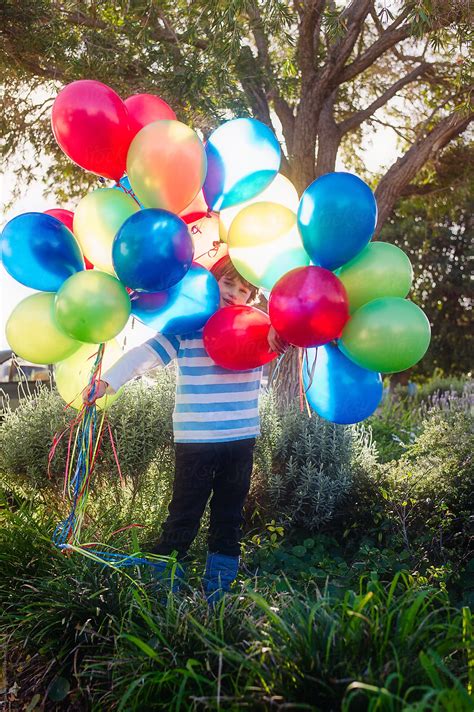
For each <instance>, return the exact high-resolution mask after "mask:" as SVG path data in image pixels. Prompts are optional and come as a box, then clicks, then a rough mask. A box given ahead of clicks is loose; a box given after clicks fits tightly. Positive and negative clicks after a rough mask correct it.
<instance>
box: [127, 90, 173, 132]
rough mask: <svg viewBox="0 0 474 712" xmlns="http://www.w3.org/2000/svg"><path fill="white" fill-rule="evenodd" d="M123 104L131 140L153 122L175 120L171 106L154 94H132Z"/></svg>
mask: <svg viewBox="0 0 474 712" xmlns="http://www.w3.org/2000/svg"><path fill="white" fill-rule="evenodd" d="M124 104H125V106H126V107H127V111H128V116H129V122H130V131H131V137H132V138H134V136H136V135H137V133H138V132H139V131H140V129H142V128H143V127H144V126H146V125H147V124H152V123H153V121H161V120H162V119H168V120H169V119H176V114H175V113H174V111H173V109H172V108H171V106H170V105H169V104H167V103H166V101H164V100H163V99H160V97H159V96H155V95H154V94H134V95H133V96H129V97H128V99H125V101H124Z"/></svg>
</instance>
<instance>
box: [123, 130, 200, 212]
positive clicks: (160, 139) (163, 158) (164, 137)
mask: <svg viewBox="0 0 474 712" xmlns="http://www.w3.org/2000/svg"><path fill="white" fill-rule="evenodd" d="M206 170H207V158H206V152H205V150H204V146H203V144H202V142H201V140H200V138H199V136H198V135H197V133H196V132H195V131H193V130H192V129H190V128H189V126H186V125H185V124H182V123H181V121H169V120H163V121H154V122H153V123H152V124H148V125H147V126H144V127H143V128H142V129H141V131H139V132H138V133H137V135H136V136H135V138H134V139H133V141H132V143H131V144H130V148H129V150H128V155H127V174H128V179H129V181H130V184H131V186H132V189H133V191H134V193H135V194H136V196H137V198H138V199H139V200H140V201H141V202H142V203H143V205H144V206H145V208H162V209H164V210H169V211H170V212H172V213H176V214H178V213H180V212H181V211H182V210H184V208H185V207H186V206H187V205H189V204H190V203H191V202H192V200H193V199H194V198H195V197H196V195H197V194H198V193H199V191H200V190H201V187H202V184H203V183H204V178H205V177H206Z"/></svg>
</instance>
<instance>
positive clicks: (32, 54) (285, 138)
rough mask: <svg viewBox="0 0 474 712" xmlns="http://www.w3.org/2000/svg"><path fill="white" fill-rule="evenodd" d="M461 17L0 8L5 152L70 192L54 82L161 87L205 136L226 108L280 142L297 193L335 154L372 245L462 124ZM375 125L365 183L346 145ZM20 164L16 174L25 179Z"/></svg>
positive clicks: (465, 24) (322, 9)
mask: <svg viewBox="0 0 474 712" xmlns="http://www.w3.org/2000/svg"><path fill="white" fill-rule="evenodd" d="M471 20H472V17H471V16H470V12H469V6H468V3H466V2H465V1H464V0H451V1H450V2H444V1H442V0H393V1H390V0H386V1H385V0H353V1H352V2H350V3H342V2H336V1H335V0H229V1H227V2H224V1H223V0H192V1H191V0H132V1H130V0H129V1H128V2H125V0H102V2H100V3H97V2H95V1H93V0H68V1H67V2H65V1H64V2H61V1H60V0H22V2H19V0H4V3H3V5H2V7H1V8H0V36H1V38H2V44H1V48H0V67H1V69H2V75H3V84H4V89H5V93H6V101H5V102H4V105H3V107H2V108H1V109H0V117H1V118H0V121H1V124H2V129H3V135H4V137H5V141H4V144H3V148H2V152H3V156H4V158H7V159H8V158H9V157H11V156H13V155H15V154H17V153H18V151H19V150H20V149H21V147H22V146H23V145H24V144H25V142H29V143H30V144H32V145H33V146H34V148H35V149H36V161H37V164H36V165H41V162H42V160H43V157H44V155H45V154H50V155H53V156H54V158H55V162H54V163H53V164H52V166H51V167H49V168H48V169H47V178H48V180H49V183H50V186H51V188H52V189H53V190H54V191H55V192H56V194H57V195H58V196H59V197H60V198H70V197H72V196H75V195H77V196H79V195H82V194H83V193H84V191H85V189H86V186H87V184H89V183H91V182H92V181H95V180H96V178H95V177H94V176H91V175H88V174H86V173H85V172H84V171H81V170H80V169H78V168H77V167H75V166H74V165H73V164H72V163H71V162H69V161H68V160H67V159H65V158H64V157H63V156H62V155H61V153H60V151H59V149H58V148H57V146H56V145H55V143H54V139H53V137H52V133H51V130H50V126H49V112H50V107H51V104H52V101H53V98H54V96H55V94H56V93H57V91H58V90H59V88H60V87H61V86H63V85H64V84H66V83H68V82H70V81H73V80H75V79H80V78H86V77H87V78H93V79H99V80H101V81H104V82H106V83H107V84H109V85H111V86H112V87H113V88H115V89H116V90H117V91H118V92H119V93H120V94H121V95H122V96H124V97H125V96H128V95H130V94H133V93H137V92H141V91H149V92H152V93H158V94H160V95H161V96H163V98H164V99H166V100H167V101H169V103H170V104H171V105H172V106H173V108H174V109H175V110H176V112H177V114H178V118H180V119H181V120H183V121H185V122H186V123H189V124H190V125H192V126H194V127H196V128H198V129H200V130H202V132H203V133H204V135H207V134H208V133H209V131H210V130H212V128H214V127H215V126H216V125H218V124H219V123H220V122H221V121H222V120H224V119H225V118H229V117H231V116H234V115H240V116H245V115H250V116H254V117H255V118H258V119H260V120H261V121H263V122H264V123H266V124H267V125H268V126H270V127H271V128H273V129H274V130H277V133H278V134H279V135H280V134H281V137H282V148H283V163H282V170H283V172H284V173H285V174H286V175H287V176H289V177H290V178H291V179H292V181H293V182H294V184H295V186H296V187H297V189H298V191H299V192H300V193H301V192H302V191H303V190H304V189H305V188H306V187H307V185H308V184H309V183H311V182H312V181H313V180H314V179H315V178H316V177H317V176H319V175H321V174H323V173H326V172H328V171H332V170H334V168H335V165H336V158H337V155H338V153H342V154H344V158H345V162H346V165H347V166H348V167H349V168H352V169H354V170H356V171H357V172H358V173H359V174H360V175H362V177H365V178H366V179H367V180H369V182H370V183H371V184H372V185H373V186H374V187H375V186H376V197H377V202H378V207H379V217H378V225H377V230H376V236H378V234H379V233H380V230H381V229H382V226H383V225H384V223H385V222H386V221H387V219H388V218H389V216H390V215H391V214H392V212H393V209H394V206H395V205H396V203H397V200H398V199H399V198H400V197H401V196H402V195H403V196H405V197H406V196H409V195H416V194H417V193H418V192H419V189H420V186H419V183H418V177H419V176H420V172H422V171H423V169H424V168H425V167H426V166H430V170H431V171H434V173H435V174H436V171H437V166H438V164H439V161H440V158H441V157H442V156H443V152H444V151H445V150H446V147H449V144H450V143H451V142H452V141H455V140H456V139H457V137H459V136H460V135H462V134H463V132H465V131H466V129H467V127H468V126H469V123H470V121H471V120H472V118H473V116H474V112H473V110H472V106H471V105H470V92H471V87H470V83H469V81H470V80H469V62H468V57H469V53H468V42H469V37H470V27H471ZM380 124H382V125H386V126H390V127H391V128H392V129H393V130H394V131H396V132H397V134H398V136H399V141H400V149H401V150H402V155H401V157H400V158H399V159H398V160H396V161H395V162H394V163H393V165H392V166H390V167H389V168H388V170H387V171H386V172H385V173H384V174H383V175H380V176H373V175H370V174H369V173H368V172H367V171H366V169H365V167H364V164H363V155H362V153H361V151H360V148H359V147H360V144H361V139H362V137H363V136H367V134H369V133H370V132H371V131H372V130H373V128H374V126H376V125H380ZM280 129H281V131H280ZM33 167H34V166H33ZM30 169H31V166H29V165H25V164H23V165H21V166H20V167H19V169H18V176H19V181H21V182H22V183H23V184H25V182H27V181H28V178H29V175H30ZM294 365H295V364H293V366H294ZM282 371H283V370H282ZM290 380H292V382H294V379H290Z"/></svg>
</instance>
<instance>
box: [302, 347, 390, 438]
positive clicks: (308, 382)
mask: <svg viewBox="0 0 474 712" xmlns="http://www.w3.org/2000/svg"><path fill="white" fill-rule="evenodd" d="M315 359H316V365H314V360H315ZM303 383H304V387H305V389H306V397H307V399H308V403H309V404H310V406H311V408H313V410H315V411H316V413H317V414H318V415H320V416H321V418H325V419H326V420H330V421H331V422H332V423H339V424H341V425H349V424H350V423H358V422H360V421H361V420H365V418H368V417H369V415H372V413H373V412H374V410H375V409H376V408H377V406H378V404H379V403H380V401H381V400H382V393H383V384H382V377H381V375H380V373H376V372H375V371H368V370H367V369H365V368H361V367H360V366H357V364H355V363H354V362H353V361H351V360H350V359H348V358H347V357H346V356H344V354H343V353H342V352H341V351H339V349H338V348H337V346H333V345H332V344H325V345H324V346H320V347H319V348H318V349H308V350H307V352H306V356H305V358H304V361H303Z"/></svg>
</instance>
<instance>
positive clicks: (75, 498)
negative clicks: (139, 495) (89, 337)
mask: <svg viewBox="0 0 474 712" xmlns="http://www.w3.org/2000/svg"><path fill="white" fill-rule="evenodd" d="M104 347H105V345H104V344H100V345H99V348H98V351H97V353H96V354H95V361H94V364H93V366H92V368H91V375H90V380H89V384H88V387H87V388H88V390H87V393H88V395H89V397H92V396H93V394H94V393H95V390H96V388H97V386H98V382H99V381H100V376H101V370H102V358H103V355H104ZM69 407H70V405H69V404H68V405H67V406H66V408H69ZM105 432H108V435H109V438H110V443H111V446H112V451H113V453H114V458H115V462H116V465H117V470H118V473H119V477H120V481H121V483H122V484H124V480H123V477H122V472H121V469H120V463H119V460H118V456H117V449H116V447H115V442H114V437H113V434H112V429H111V427H110V423H109V421H108V420H107V416H106V411H105V409H104V410H103V411H102V414H99V412H98V410H97V406H96V405H95V403H94V404H92V405H87V404H84V406H83V407H82V409H81V410H80V411H79V413H78V415H77V416H76V417H75V418H74V419H73V420H72V421H71V422H70V423H69V425H68V427H67V428H66V429H65V430H63V432H62V433H60V434H56V435H55V436H54V439H53V444H52V446H51V449H50V452H49V458H48V476H49V477H51V472H50V469H51V464H52V461H53V458H54V455H55V453H56V450H57V447H58V445H59V443H60V441H61V440H62V439H63V437H64V436H65V435H66V434H67V435H68V446H67V456H66V466H65V473H64V486H63V496H64V497H65V498H66V497H67V498H68V499H69V500H70V502H71V510H70V512H69V514H68V516H67V517H66V518H65V519H64V520H63V521H62V522H60V523H59V524H58V525H57V527H56V529H55V530H54V533H53V536H52V541H53V544H54V545H55V546H56V547H57V548H58V549H60V550H61V551H62V552H63V553H65V554H66V553H72V552H73V551H75V552H80V553H83V554H86V555H87V556H88V557H89V558H92V559H93V560H95V561H98V562H101V563H103V564H109V565H110V564H112V565H113V566H115V567H118V568H120V567H124V566H134V565H136V564H148V565H151V566H154V565H157V560H159V558H160V557H156V560H155V561H154V560H153V559H152V558H149V555H147V558H145V557H144V556H141V555H138V553H137V554H130V555H128V554H124V553H120V552H117V551H103V550H99V549H96V548H95V546H96V545H97V543H90V544H81V543H80V539H81V529H82V525H83V523H84V518H85V513H86V509H87V503H88V499H89V492H90V486H91V481H92V474H93V472H94V468H95V465H96V462H97V458H98V455H99V452H100V447H101V444H102V441H103V437H104V433H105ZM143 526H144V525H142V524H130V525H128V526H125V527H121V528H120V529H117V531H115V532H113V533H112V535H111V536H114V535H115V534H118V533H120V532H123V531H126V530H128V529H132V528H135V527H143Z"/></svg>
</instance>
